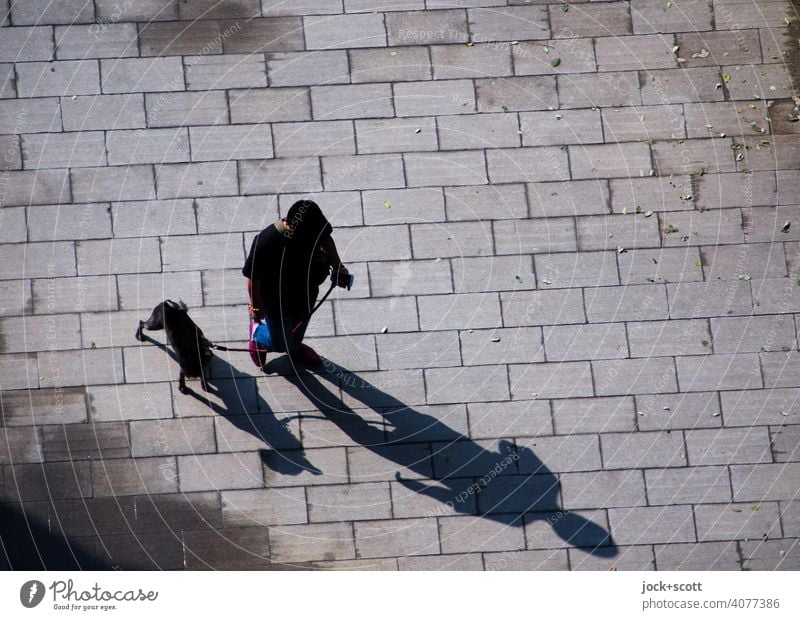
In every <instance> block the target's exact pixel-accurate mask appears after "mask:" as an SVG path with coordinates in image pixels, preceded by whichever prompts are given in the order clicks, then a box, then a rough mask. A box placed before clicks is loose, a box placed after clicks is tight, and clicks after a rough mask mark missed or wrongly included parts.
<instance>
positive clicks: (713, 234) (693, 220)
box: [659, 209, 744, 246]
mask: <svg viewBox="0 0 800 620" xmlns="http://www.w3.org/2000/svg"><path fill="white" fill-rule="evenodd" d="M659 220H660V221H661V223H662V230H663V231H664V235H663V237H662V238H663V243H664V245H665V246H683V245H685V244H691V245H695V244H696V245H711V244H725V243H742V242H743V241H744V231H743V230H742V228H743V226H742V215H741V212H740V211H738V210H736V209H718V210H713V211H704V212H698V211H687V212H679V213H677V212H676V213H664V214H661V215H660V216H659ZM670 227H671V228H670ZM670 231H672V232H670ZM678 233H680V234H678ZM687 236H688V237H689V238H688V239H685V237H687Z"/></svg>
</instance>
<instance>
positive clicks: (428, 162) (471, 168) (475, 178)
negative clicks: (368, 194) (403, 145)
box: [403, 151, 487, 187]
mask: <svg viewBox="0 0 800 620" xmlns="http://www.w3.org/2000/svg"><path fill="white" fill-rule="evenodd" d="M403 160H404V162H405V171H406V178H407V183H408V185H409V186H410V187H425V186H441V185H483V184H486V183H487V177H486V160H485V159H484V155H483V153H482V152H481V151H453V152H448V153H443V152H439V153H436V154H427V153H408V154H405V155H404V156H403Z"/></svg>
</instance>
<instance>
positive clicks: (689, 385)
mask: <svg viewBox="0 0 800 620" xmlns="http://www.w3.org/2000/svg"><path fill="white" fill-rule="evenodd" d="M676 363H677V366H678V379H679V381H680V383H681V389H682V390H684V391H687V392H696V391H700V390H707V389H709V388H711V389H721V390H724V389H736V388H742V387H755V388H759V387H762V380H761V372H760V368H759V362H758V356H757V355H755V354H753V353H742V354H739V355H713V356H702V357H686V358H683V357H679V358H677V359H676Z"/></svg>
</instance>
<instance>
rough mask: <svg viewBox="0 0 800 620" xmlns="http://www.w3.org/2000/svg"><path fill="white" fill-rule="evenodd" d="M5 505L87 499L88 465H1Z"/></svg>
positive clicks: (89, 486)
mask: <svg viewBox="0 0 800 620" xmlns="http://www.w3.org/2000/svg"><path fill="white" fill-rule="evenodd" d="M3 473H4V479H5V498H6V500H7V501H9V500H10V501H22V502H28V501H34V500H50V501H52V500H54V499H66V498H82V497H91V495H92V482H91V477H90V476H91V475H90V472H89V463H86V462H76V463H15V464H14V465H4V466H3Z"/></svg>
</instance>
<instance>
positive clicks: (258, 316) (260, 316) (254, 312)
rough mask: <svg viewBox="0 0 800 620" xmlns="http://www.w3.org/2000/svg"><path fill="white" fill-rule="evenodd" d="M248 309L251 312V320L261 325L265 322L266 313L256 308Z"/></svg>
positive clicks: (249, 307) (250, 307)
mask: <svg viewBox="0 0 800 620" xmlns="http://www.w3.org/2000/svg"><path fill="white" fill-rule="evenodd" d="M247 309H248V310H249V311H250V320H251V321H256V322H258V323H260V322H261V321H263V320H264V311H263V310H262V309H261V308H255V307H254V306H252V305H251V306H248V307H247Z"/></svg>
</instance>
